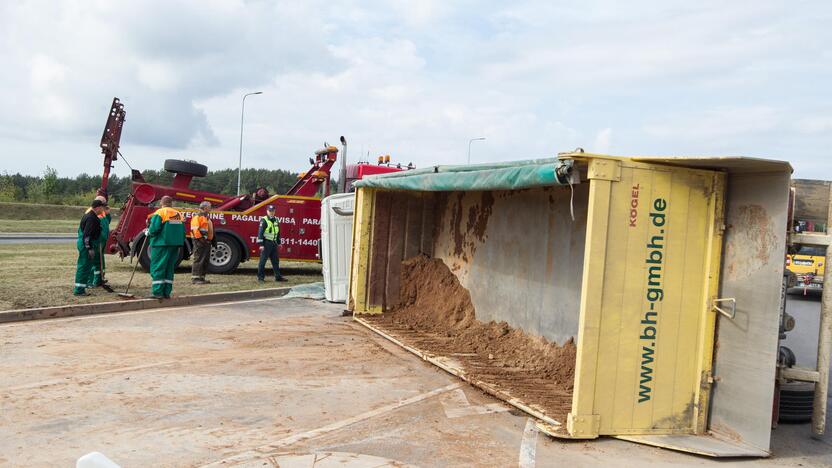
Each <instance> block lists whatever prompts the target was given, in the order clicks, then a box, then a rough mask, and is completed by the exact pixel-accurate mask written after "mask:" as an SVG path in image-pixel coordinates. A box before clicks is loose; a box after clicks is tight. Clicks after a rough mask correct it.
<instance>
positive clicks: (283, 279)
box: [274, 276, 289, 283]
mask: <svg viewBox="0 0 832 468" xmlns="http://www.w3.org/2000/svg"><path fill="white" fill-rule="evenodd" d="M274 280H275V281H277V282H278V283H282V282H283V281H289V280H287V279H286V278H284V277H282V276H278V277H277V278H275V279H274Z"/></svg>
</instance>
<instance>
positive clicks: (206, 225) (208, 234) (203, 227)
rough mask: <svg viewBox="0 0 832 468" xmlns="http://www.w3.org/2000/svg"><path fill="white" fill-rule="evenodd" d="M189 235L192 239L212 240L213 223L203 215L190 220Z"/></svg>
mask: <svg viewBox="0 0 832 468" xmlns="http://www.w3.org/2000/svg"><path fill="white" fill-rule="evenodd" d="M191 235H192V236H193V238H194V239H202V238H205V239H208V240H212V239H214V223H212V222H211V220H210V219H208V217H207V216H205V215H196V216H194V217H192V218H191Z"/></svg>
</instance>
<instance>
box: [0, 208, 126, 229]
mask: <svg viewBox="0 0 832 468" xmlns="http://www.w3.org/2000/svg"><path fill="white" fill-rule="evenodd" d="M86 210H87V207H85V206H69V205H37V204H33V203H9V202H0V233H7V232H38V233H48V234H75V233H76V232H78V223H79V222H80V221H81V217H82V216H83V215H84V212H85V211H86ZM118 212H119V210H117V209H112V210H110V213H111V214H112V215H113V220H112V222H111V223H110V228H111V229H114V228H115V227H116V225H117V224H118V216H117V215H118Z"/></svg>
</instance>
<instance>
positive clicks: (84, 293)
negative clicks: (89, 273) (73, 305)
mask: <svg viewBox="0 0 832 468" xmlns="http://www.w3.org/2000/svg"><path fill="white" fill-rule="evenodd" d="M72 295H73V296H77V297H83V296H90V295H91V294H90V293H88V292H86V291H84V292H77V293H72Z"/></svg>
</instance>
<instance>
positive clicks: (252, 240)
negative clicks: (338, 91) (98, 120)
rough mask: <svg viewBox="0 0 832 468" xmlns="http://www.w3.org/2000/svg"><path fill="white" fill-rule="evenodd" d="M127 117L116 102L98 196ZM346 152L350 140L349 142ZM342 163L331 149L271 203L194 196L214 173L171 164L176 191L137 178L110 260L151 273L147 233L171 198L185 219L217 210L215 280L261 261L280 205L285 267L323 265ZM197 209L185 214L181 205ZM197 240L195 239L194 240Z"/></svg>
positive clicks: (268, 199) (361, 170) (356, 168)
mask: <svg viewBox="0 0 832 468" xmlns="http://www.w3.org/2000/svg"><path fill="white" fill-rule="evenodd" d="M125 116H126V113H125V111H124V107H123V105H122V104H121V103H120V102H119V100H118V99H117V98H115V99H113V105H112V108H111V111H110V115H109V118H108V120H107V125H106V126H105V129H104V135H103V136H102V139H101V150H102V153H104V175H105V177H104V178H103V180H102V187H101V189H99V193H100V194H102V195H105V196H106V193H107V191H106V189H107V185H106V183H107V182H106V181H107V177H106V176H107V175H108V174H109V170H110V168H111V167H112V162H113V161H115V160H116V159H117V157H118V155H119V154H120V153H119V152H118V150H119V144H120V141H119V140H120V137H121V128H122V126H123V124H124V119H125ZM341 141H342V143H343V144H344V145H345V148H346V140H344V139H343V137H342V140H341ZM337 156H338V148H336V147H334V146H327V147H325V148H324V149H322V150H319V151H317V152H315V157H314V158H310V163H311V167H310V169H309V170H308V171H306V172H303V173H301V174H300V175H299V176H298V181H297V182H296V183H295V185H294V186H293V187H292V188H291V189H290V190H289V191H288V192H287V194H286V195H271V196H269V195H268V194H267V192H265V191H264V190H262V189H261V190H258V191H257V192H255V193H254V194H242V195H238V196H234V195H223V194H218V193H212V192H203V191H199V190H194V189H192V188H190V183H191V181H192V179H193V177H200V176H204V175H205V174H206V173H207V168H206V167H205V166H202V165H200V164H197V163H192V162H189V161H176V160H168V161H166V162H165V169H166V170H169V171H171V172H174V173H175V174H176V175H175V176H174V178H173V181H172V182H171V185H170V186H165V185H155V184H150V183H147V182H146V181H145V180H144V178H143V177H142V174H141V172H139V171H137V170H133V171H132V181H133V184H132V189H131V192H130V195H129V196H128V198H127V200H126V201H125V203H124V206H123V208H122V210H121V214H120V219H119V223H118V225H117V226H116V228H115V229H114V230H112V232H111V233H110V237H109V239H108V240H107V244H106V246H105V252H107V253H109V254H118V255H120V256H121V257H125V256H133V255H138V256H139V260H140V262H141V263H142V265H143V266H145V268H147V267H148V266H149V256H148V253H147V247H145V246H144V244H145V242H144V229H145V227H146V226H147V220H148V218H149V217H150V216H151V215H152V214H153V212H155V211H156V209H158V201H159V200H160V199H161V198H162V197H163V196H165V195H168V196H170V197H172V198H173V199H174V200H176V201H178V202H180V204H179V205H178V206H177V204H174V206H175V207H176V208H177V209H178V210H179V211H181V212H182V213H183V214H184V216H185V217H186V219H188V218H190V217H191V216H192V215H193V214H194V213H196V212H197V210H196V205H198V204H199V203H200V202H202V201H208V202H210V203H211V204H212V205H213V207H214V210H213V211H212V213H211V218H212V220H213V222H214V232H215V237H216V240H217V243H216V246H215V247H214V248H212V250H211V258H210V262H209V266H208V270H209V271H210V272H212V273H228V272H232V271H234V270H235V269H236V268H237V267H238V266H239V264H240V263H242V262H245V261H247V260H249V259H251V258H255V257H259V255H260V251H259V245H258V244H257V231H258V228H259V224H260V218H261V217H263V216H265V215H266V207H267V206H268V205H274V206H275V211H276V215H277V218H278V220H279V222H280V238H281V243H280V258H281V260H289V261H301V262H319V261H320V250H319V247H318V244H319V243H320V238H321V226H320V219H321V198H320V197H318V194H319V193H320V192H323V194H324V196H327V195H329V187H330V171H331V170H332V167H333V165H334V164H335V161H336V159H337ZM400 170H402V169H401V168H396V167H393V166H389V167H388V166H381V165H379V166H373V165H370V164H366V163H360V164H357V165H351V166H347V172H348V173H350V174H351V175H352V174H355V178H358V179H360V178H362V177H364V176H366V175H370V174H378V173H386V172H397V171H400ZM183 202H184V203H187V204H189V205H191V206H192V207H193V208H183V207H182V206H181V203H183ZM189 236H190V234H189ZM191 250H192V249H191V239H190V237H188V238H187V239H186V242H185V248H183V249H182V252H181V258H182V259H186V258H189V257H190V253H191Z"/></svg>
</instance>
